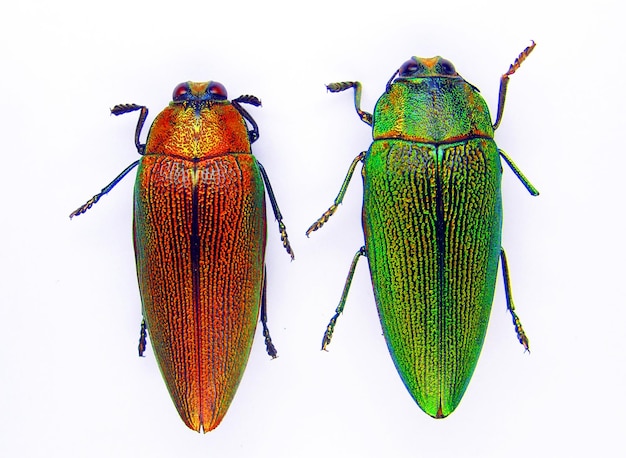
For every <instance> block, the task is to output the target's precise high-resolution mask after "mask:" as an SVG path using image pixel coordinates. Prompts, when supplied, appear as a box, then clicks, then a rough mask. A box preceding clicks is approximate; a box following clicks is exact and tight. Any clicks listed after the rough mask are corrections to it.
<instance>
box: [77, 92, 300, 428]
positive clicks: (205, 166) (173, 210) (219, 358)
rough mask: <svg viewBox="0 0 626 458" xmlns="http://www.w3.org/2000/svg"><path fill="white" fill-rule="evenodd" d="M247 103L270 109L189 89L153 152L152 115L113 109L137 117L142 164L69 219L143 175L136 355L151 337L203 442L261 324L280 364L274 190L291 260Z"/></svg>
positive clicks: (161, 119) (155, 128)
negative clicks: (269, 296) (271, 274)
mask: <svg viewBox="0 0 626 458" xmlns="http://www.w3.org/2000/svg"><path fill="white" fill-rule="evenodd" d="M241 103H248V104H251V105H254V106H259V105H260V104H261V102H260V100H259V99H257V98H256V97H254V96H249V95H246V96H241V97H239V98H237V99H234V100H232V101H228V99H227V94H226V89H225V88H224V86H223V85H221V84H220V83H218V82H215V81H211V82H206V83H192V82H187V83H181V84H179V85H178V86H177V87H176V88H175V89H174V94H173V101H172V102H171V103H170V105H169V106H168V107H167V108H165V109H164V110H163V111H162V112H161V113H160V114H159V115H158V116H157V117H156V119H155V120H154V123H153V124H152V127H151V128H150V132H149V133H148V139H147V142H146V144H145V145H143V144H141V143H140V142H139V135H140V132H141V129H142V127H143V124H144V122H145V119H146V117H147V115H148V109H147V108H146V107H144V106H139V105H134V104H132V105H117V106H115V107H114V108H113V109H112V110H111V112H112V113H113V114H115V115H120V114H123V113H128V112H131V111H136V110H140V115H139V122H138V123H137V129H136V131H135V145H136V147H137V151H138V152H139V154H141V155H142V158H141V159H139V160H138V161H136V162H134V163H133V164H131V165H130V166H129V167H128V168H126V170H124V171H123V172H122V173H121V174H120V175H119V176H118V177H117V178H115V180H113V181H112V182H111V183H110V184H109V185H108V186H106V187H105V188H104V189H103V190H102V191H101V192H100V193H98V194H96V195H95V196H94V197H93V198H92V199H90V200H89V201H88V202H87V203H86V204H85V205H83V206H81V207H80V208H78V209H77V210H76V211H74V212H73V213H72V214H71V215H70V218H71V217H73V216H76V215H80V214H82V213H84V212H85V211H87V210H88V209H89V208H91V206H92V205H93V204H95V203H96V202H97V201H98V200H99V199H100V197H102V196H103V195H104V194H106V193H108V192H109V191H110V190H111V189H112V188H113V187H114V186H115V185H116V184H117V183H118V182H119V181H120V180H121V179H122V178H123V177H124V176H125V175H126V174H127V173H128V172H130V171H131V170H132V169H133V168H134V167H135V166H136V165H139V169H138V172H137V180H136V182H135V204H134V218H133V235H134V242H135V260H136V264H137V277H138V280H139V289H140V292H141V300H142V304H143V321H142V326H141V338H140V342H139V354H140V356H141V355H142V354H143V352H144V350H145V346H146V331H147V332H148V333H149V334H150V340H151V342H152V347H153V349H154V353H155V354H156V358H157V361H158V363H159V367H160V369H161V373H162V374H163V378H164V379H165V383H166V384H167V388H168V390H169V392H170V395H171V396H172V399H173V401H174V404H175V405H176V408H177V409H178V413H179V414H180V416H181V418H182V419H183V421H184V422H185V424H186V425H187V426H189V427H190V428H191V429H194V430H196V431H201V430H203V431H204V432H207V431H210V430H212V429H214V428H216V427H217V426H218V425H219V424H220V422H221V420H222V418H223V417H224V415H225V414H226V411H227V410H228V407H229V406H230V404H231V402H232V400H233V397H234V396H235V392H236V391H237V386H238V385H239V382H240V381H241V378H242V376H243V372H244V369H245V366H246V363H247V361H248V356H249V355H250V349H251V347H252V341H253V338H254V332H255V329H256V323H257V320H258V318H259V313H260V316H261V324H262V326H263V336H264V337H265V344H266V347H267V352H268V354H269V355H270V356H272V357H275V356H276V349H275V348H274V345H273V344H272V340H271V337H270V334H269V330H268V328H267V323H266V321H267V315H266V303H265V284H266V277H265V267H264V262H265V261H264V260H265V237H266V216H265V186H267V192H268V195H269V197H270V202H271V204H272V208H273V210H274V215H275V217H276V219H277V220H278V226H279V229H280V234H281V239H282V242H283V245H284V247H285V249H286V250H287V252H288V253H289V254H290V255H291V258H292V259H293V251H292V250H291V246H290V245H289V240H288V238H287V232H286V230H285V226H284V224H283V222H282V215H281V213H280V210H279V209H278V205H277V204H276V199H275V197H274V193H273V192H272V188H271V185H270V182H269V179H268V177H267V174H266V173H265V170H264V169H263V167H262V166H261V164H260V163H259V162H258V161H257V160H256V158H255V157H254V156H253V155H252V152H251V149H250V144H251V143H252V142H254V141H255V140H257V139H258V137H259V133H258V126H257V124H256V123H255V122H254V120H253V119H252V117H251V116H250V115H249V114H248V112H246V110H244V109H243V108H242V106H241ZM246 121H248V122H249V123H250V125H251V126H252V129H251V130H248V124H247V123H246ZM264 183H265V186H264Z"/></svg>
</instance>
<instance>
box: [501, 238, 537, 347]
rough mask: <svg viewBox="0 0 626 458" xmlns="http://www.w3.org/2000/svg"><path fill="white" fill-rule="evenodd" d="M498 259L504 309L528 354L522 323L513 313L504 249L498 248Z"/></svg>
mask: <svg viewBox="0 0 626 458" xmlns="http://www.w3.org/2000/svg"><path fill="white" fill-rule="evenodd" d="M500 259H501V260H502V274H503V276H504V293H505V295H506V308H507V309H508V310H509V312H510V313H511V317H512V318H513V325H514V326H515V332H516V333H517V340H519V343H521V344H522V345H523V346H524V349H525V350H526V351H528V352H529V353H530V349H529V346H528V337H526V333H525V332H524V328H523V327H522V322H521V321H520V319H519V317H518V316H517V313H515V305H513V295H512V294H511V277H510V275H509V265H508V263H507V262H506V254H505V253H504V249H502V248H500Z"/></svg>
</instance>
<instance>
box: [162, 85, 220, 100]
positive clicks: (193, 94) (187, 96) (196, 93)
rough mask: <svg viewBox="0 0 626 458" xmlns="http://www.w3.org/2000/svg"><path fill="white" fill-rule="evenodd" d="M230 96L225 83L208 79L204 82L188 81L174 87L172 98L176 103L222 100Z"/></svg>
mask: <svg viewBox="0 0 626 458" xmlns="http://www.w3.org/2000/svg"><path fill="white" fill-rule="evenodd" d="M227 98H228V93H227V92H226V88H225V87H224V85H223V84H221V83H218V82H217V81H207V82H204V83H194V82H193V81H187V82H186V83H180V84H179V85H178V86H176V87H175V88H174V92H173V94H172V100H173V101H174V103H191V104H197V103H203V102H204V103H206V102H213V101H222V100H226V99H227Z"/></svg>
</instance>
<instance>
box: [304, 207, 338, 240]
mask: <svg viewBox="0 0 626 458" xmlns="http://www.w3.org/2000/svg"><path fill="white" fill-rule="evenodd" d="M336 210H337V205H336V204H333V205H331V206H330V208H329V209H328V210H326V211H325V212H324V214H323V215H322V216H320V217H319V219H318V220H317V221H315V222H314V223H313V224H311V226H310V227H309V228H308V229H307V230H306V236H307V237H308V236H309V235H310V234H311V232H313V231H316V230H318V229H319V228H320V227H322V226H323V225H324V224H325V223H326V221H328V219H329V218H330V217H331V216H333V213H335V211H336Z"/></svg>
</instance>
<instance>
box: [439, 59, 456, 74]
mask: <svg viewBox="0 0 626 458" xmlns="http://www.w3.org/2000/svg"><path fill="white" fill-rule="evenodd" d="M439 73H440V74H441V75H450V76H452V75H456V69H455V68H454V65H453V64H452V62H450V61H449V60H446V59H441V61H440V62H439Z"/></svg>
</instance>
